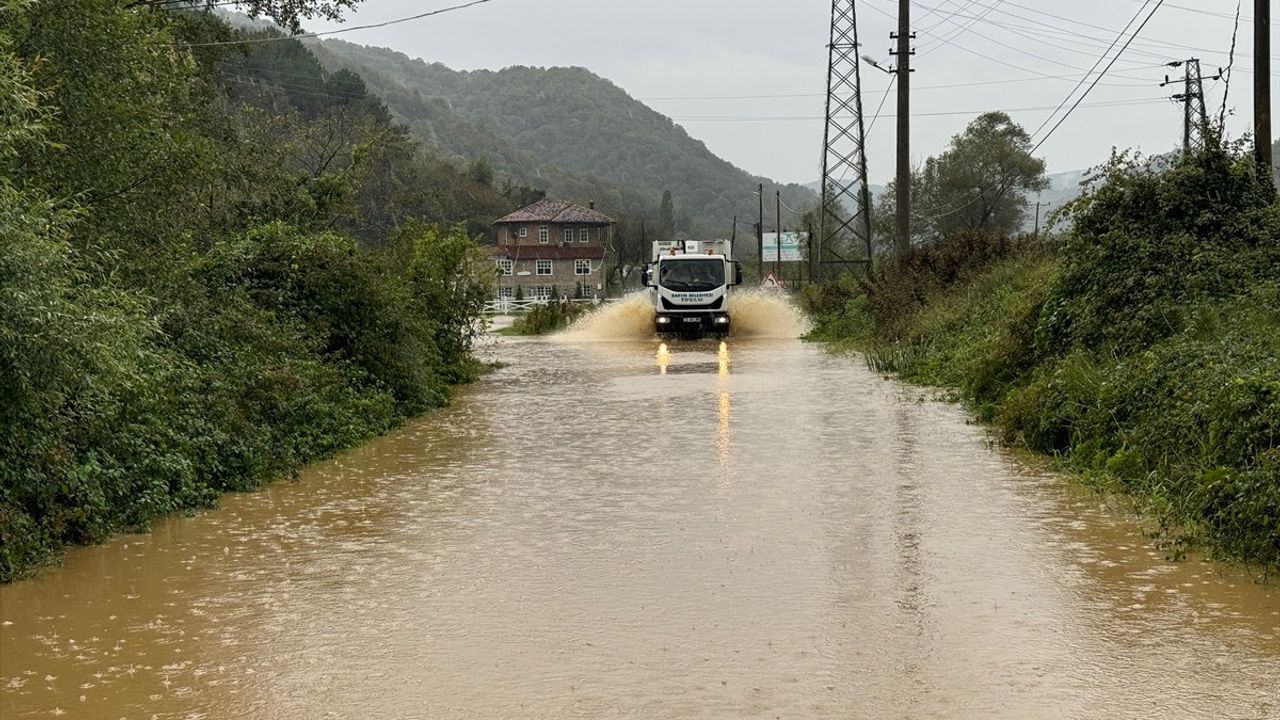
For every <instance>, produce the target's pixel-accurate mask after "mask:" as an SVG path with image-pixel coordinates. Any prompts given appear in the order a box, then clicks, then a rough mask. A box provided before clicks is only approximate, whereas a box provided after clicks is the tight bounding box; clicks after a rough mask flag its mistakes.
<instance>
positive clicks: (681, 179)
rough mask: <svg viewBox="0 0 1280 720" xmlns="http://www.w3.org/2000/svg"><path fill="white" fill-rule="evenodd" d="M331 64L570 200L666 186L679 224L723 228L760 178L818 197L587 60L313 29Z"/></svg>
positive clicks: (797, 195)
mask: <svg viewBox="0 0 1280 720" xmlns="http://www.w3.org/2000/svg"><path fill="white" fill-rule="evenodd" d="M307 45H308V47H309V48H310V49H311V50H312V52H313V53H314V54H315V56H316V57H317V58H318V59H319V60H320V62H321V63H322V64H323V65H324V66H325V67H326V68H327V69H329V70H330V71H334V70H337V69H348V70H352V71H354V72H356V73H358V74H359V75H360V76H361V77H362V78H363V79H364V81H365V82H366V83H367V84H368V87H369V89H370V90H371V91H372V92H374V93H375V94H377V95H378V96H379V97H380V98H381V99H382V100H383V102H385V103H386V105H387V107H388V108H389V109H390V110H391V112H392V113H393V114H394V115H395V116H396V117H397V119H399V120H400V121H402V122H404V123H405V124H406V125H407V126H408V127H409V128H410V129H411V130H412V131H413V132H414V134H415V135H416V136H417V137H419V138H420V139H422V140H423V141H425V142H427V143H429V144H431V145H433V146H435V147H438V148H440V149H441V150H443V151H445V152H447V153H450V154H453V155H455V156H457V157H460V158H466V159H468V160H472V159H476V158H484V159H485V160H486V161H487V162H489V163H490V164H491V165H492V166H493V168H494V170H496V171H498V172H499V173H502V174H506V175H508V176H510V177H512V178H514V179H516V180H518V181H520V182H524V183H529V184H533V185H536V186H539V187H543V188H545V189H546V190H547V191H548V192H549V193H550V194H551V195H554V196H559V197H563V198H565V199H569V200H575V201H579V202H586V201H589V200H594V201H596V203H597V205H598V206H600V207H601V208H602V209H605V210H606V211H610V212H629V213H635V214H640V215H644V214H648V213H652V212H653V211H655V210H656V208H657V207H658V203H659V201H660V199H661V196H662V193H663V191H664V190H667V189H669V190H670V191H671V193H672V195H673V198H674V200H675V206H676V212H677V216H676V229H677V230H684V231H687V232H690V233H692V234H695V235H699V234H701V235H709V234H716V235H722V234H728V233H730V232H731V230H732V221H733V218H734V216H735V215H736V216H738V217H740V218H742V219H743V220H744V221H745V220H747V219H749V218H750V217H751V216H753V214H754V212H755V210H754V208H755V207H756V200H755V192H756V187H757V185H758V184H760V183H763V184H764V185H765V192H766V193H767V194H768V195H772V194H773V191H774V189H775V188H778V189H781V190H782V193H783V199H784V201H785V202H786V203H787V204H788V205H790V206H791V207H795V208H797V209H803V208H806V207H809V206H812V205H813V204H815V203H816V201H817V196H816V194H815V193H813V192H812V191H811V190H809V189H808V188H805V187H803V186H800V185H796V184H790V185H781V184H778V183H775V182H773V181H771V180H769V179H767V178H761V177H757V176H754V175H751V174H750V173H748V172H746V171H745V170H742V169H740V168H738V167H736V166H734V165H733V164H731V163H729V162H728V161H726V160H723V159H722V158H720V157H717V156H716V155H715V154H714V153H712V152H711V151H710V150H709V149H708V148H707V146H706V145H705V144H704V143H703V142H701V141H700V140H697V139H695V138H693V137H691V136H690V135H689V134H688V133H687V132H685V130H684V129H683V128H681V127H680V126H678V125H676V124H675V123H674V122H672V121H671V119H669V118H667V117H666V116H664V115H662V114H660V113H658V112H656V111H655V110H653V109H651V108H649V107H648V106H647V105H645V104H644V103H641V102H640V101H638V100H636V99H634V98H632V97H631V96H630V95H628V94H627V93H626V92H625V91H623V90H622V89H621V88H619V87H618V86H616V85H614V84H613V83H612V82H609V81H608V80H606V79H604V78H601V77H599V76H598V75H595V74H594V73H592V72H590V71H589V70H586V69H584V68H533V67H510V68H506V69H504V70H497V71H492V70H475V71H457V70H452V69H450V68H448V67H446V66H444V65H442V64H439V63H427V62H424V61H422V60H418V59H414V58H410V57H409V56H407V55H405V54H403V53H400V52H396V51H394V50H389V49H386V48H377V47H368V46H363V45H356V44H353V43H349V42H345V41H341V40H309V41H307Z"/></svg>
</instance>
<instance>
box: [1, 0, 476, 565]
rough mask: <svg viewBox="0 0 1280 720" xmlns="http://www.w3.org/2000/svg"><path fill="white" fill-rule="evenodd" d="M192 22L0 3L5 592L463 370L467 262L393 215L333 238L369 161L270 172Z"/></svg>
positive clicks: (435, 388) (471, 268)
mask: <svg viewBox="0 0 1280 720" xmlns="http://www.w3.org/2000/svg"><path fill="white" fill-rule="evenodd" d="M183 17H184V15H183V14H180V13H169V12H137V11H130V10H125V9H123V7H122V6H121V4H120V3H117V2H112V1H110V0H67V2H59V3H34V4H33V3H27V2H22V1H21V0H0V437H4V438H5V442H4V443H0V582H5V581H8V580H11V579H13V578H16V577H20V576H22V575H23V574H25V573H27V572H29V571H30V570H31V568H33V567H35V566H36V565H38V564H39V563H41V562H45V561H47V560H49V559H50V558H52V557H55V556H56V554H57V552H58V551H59V549H60V548H61V547H63V546H64V545H66V544H71V543H89V542H97V541H100V540H103V539H104V538H106V537H108V536H109V535H110V534H112V533H114V532H118V531H121V530H136V529H142V528H145V527H146V526H147V524H148V523H149V522H150V521H151V520H153V519H154V518H156V517H158V516H161V515H163V514H166V513H171V512H175V511H183V510H191V509H194V508H199V507H202V506H207V505H209V504H211V503H213V502H215V501H216V499H217V497H218V494H219V493H220V492H222V491H227V490H244V489H250V488H254V487H257V486H259V485H261V484H262V483H264V482H268V481H270V480H273V479H275V478H278V477H281V476H285V475H288V474H290V473H292V472H294V471H296V470H297V469H298V468H300V467H301V466H302V465H304V464H305V463H308V462H311V461H313V460H315V459H318V458H322V457H325V456H328V455H331V454H332V453H335V452H337V451H339V450H341V449H342V448H345V447H350V446H351V445H353V444H355V443H358V442H360V441H362V440H364V439H366V438H368V437H370V436H372V435H374V434H377V433H380V432H383V431H386V430H387V429H389V428H391V427H394V426H395V425H396V424H398V423H400V422H402V421H403V420H404V419H405V418H407V417H409V416H411V415H413V414H415V413H419V412H422V411H423V410H426V409H428V408H432V407H437V406H439V405H441V404H443V403H444V402H445V401H446V400H447V397H448V389H449V387H450V386H451V385H453V384H455V383H458V382H463V381H466V380H467V379H469V378H470V377H472V376H473V375H474V370H475V368H474V361H473V360H472V358H471V354H470V351H471V346H472V341H473V339H474V337H475V326H476V321H477V319H478V316H479V311H480V308H481V307H482V305H483V302H484V300H485V299H487V298H488V297H489V296H490V289H489V287H488V284H489V282H490V281H491V279H492V274H493V272H492V263H491V261H489V260H487V259H486V256H485V255H484V253H483V252H482V251H481V248H480V247H479V246H478V245H477V244H476V243H475V241H474V240H473V239H472V238H471V237H470V236H469V235H468V234H467V232H466V231H465V230H464V229H462V227H461V226H458V227H453V228H451V229H441V228H439V227H436V226H429V225H425V224H422V223H421V222H419V221H418V220H417V219H416V218H415V216H413V215H412V214H411V213H405V212H402V211H401V210H398V209H397V210H396V211H395V212H394V213H392V216H393V217H394V224H395V225H396V226H397V227H398V228H399V230H398V231H397V232H394V233H392V234H390V235H389V236H387V237H386V238H381V240H382V241H381V242H379V243H378V244H377V246H376V247H375V248H366V247H361V246H360V245H359V244H357V242H356V241H355V240H354V239H352V238H351V237H349V236H347V235H343V234H341V233H340V232H336V231H333V230H329V229H327V228H330V227H338V226H341V225H342V224H343V223H342V222H341V220H342V216H341V214H340V213H339V210H340V209H341V208H342V207H344V206H345V204H346V203H347V202H348V200H349V199H350V198H351V197H352V196H353V191H352V188H353V187H355V188H356V189H359V187H360V185H359V183H360V182H365V181H369V179H370V176H369V174H368V173H369V172H371V171H370V170H369V168H367V167H358V168H357V169H358V170H359V172H357V173H348V172H346V169H347V168H343V169H338V170H336V171H335V172H331V173H329V172H326V173H320V174H317V175H306V174H303V173H301V172H299V171H297V170H296V169H290V168H289V167H287V166H282V165H281V164H280V163H275V162H270V161H268V160H275V159H279V157H280V156H279V155H274V153H277V152H278V151H279V147H280V145H281V144H288V143H289V142H292V141H294V140H296V138H276V140H277V141H278V142H271V141H268V140H265V139H264V136H263V135H260V134H257V133H256V131H257V130H258V129H259V128H258V126H257V125H252V124H242V123H244V118H243V117H241V116H239V115H236V114H229V113H228V112H227V108H226V106H225V105H223V104H221V103H219V102H216V101H214V99H213V98H212V96H209V95H205V94H203V93H202V92H200V89H201V86H202V80H203V79H204V78H207V77H209V76H210V75H211V73H209V72H208V69H207V68H201V67H198V66H197V65H196V63H195V61H194V58H192V57H190V56H186V55H184V54H183V53H180V52H175V51H174V47H175V45H174V43H173V37H174V33H177V32H185V31H186V30H184V28H183V25H182V23H183V20H182V18H183ZM13 32H21V33H22V35H23V37H24V38H25V42H24V44H23V49H24V50H23V51H24V52H28V53H30V57H23V56H21V55H19V54H18V53H17V52H16V51H15V49H14V46H13V45H12V43H11V42H10V38H11V33H13ZM85 58H91V59H90V60H86V59H85ZM215 59H216V58H209V59H208V60H210V61H212V60H215ZM348 80H349V79H348ZM375 114H376V113H375ZM273 127H274V128H275V129H277V130H278V129H280V128H281V127H292V126H291V125H289V124H287V123H285V124H279V125H274V126H273ZM304 140H305V138H304ZM215 149H216V151H215ZM340 149H341V148H340ZM343 151H344V152H351V151H352V148H350V147H346V148H345V150H343ZM264 158H266V159H265V160H264ZM264 165H265V166H266V167H267V169H265V170H264V169H263V166H264ZM355 165H356V166H358V165H359V163H358V162H356V163H355ZM362 173H363V174H362ZM353 175H359V176H360V177H356V178H354V179H353ZM352 183H356V184H355V185H354V186H353V185H352ZM197 200H198V201H197ZM365 200H369V197H366V198H365Z"/></svg>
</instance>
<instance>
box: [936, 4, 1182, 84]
mask: <svg viewBox="0 0 1280 720" xmlns="http://www.w3.org/2000/svg"><path fill="white" fill-rule="evenodd" d="M916 4H917V5H919V3H916ZM1009 4H1011V5H1014V6H1015V7H1019V8H1025V6H1023V5H1018V4H1017V3H1013V2H1010V3H1009ZM990 11H998V12H999V13H1000V14H1002V15H1008V16H1009V17H1013V18H1017V19H1019V20H1023V21H1025V22H1029V23H1034V24H1036V25H1039V26H1040V27H1027V26H1025V25H1013V24H1010V23H1008V22H998V21H996V20H991V19H989V18H988V17H987V15H989V14H990ZM1032 12H1040V11H1035V10H1033V11H1032ZM956 14H957V15H958V16H960V17H966V18H972V20H973V21H974V22H975V23H976V22H979V21H984V22H986V23H987V24H989V25H993V26H995V27H998V28H1000V29H1002V30H1005V31H1008V32H1011V33H1013V34H1015V35H1020V36H1022V37H1024V38H1027V39H1028V40H1031V41H1032V42H1037V43H1040V42H1043V40H1041V39H1040V38H1037V37H1032V36H1031V35H1028V34H1027V33H1035V34H1037V35H1041V36H1046V35H1047V36H1050V37H1052V38H1053V39H1054V40H1055V41H1057V42H1059V43H1062V42H1069V43H1074V44H1077V45H1085V46H1086V47H1090V48H1092V51H1084V50H1076V49H1073V48H1069V47H1061V46H1059V49H1061V50H1066V51H1067V52H1073V53H1077V54H1081V55H1088V56H1089V57H1093V56H1094V55H1095V54H1096V52H1097V49H1098V48H1099V47H1102V46H1104V45H1108V44H1110V43H1109V42H1108V40H1107V39H1106V38H1099V37H1097V36H1094V35H1085V34H1084V33H1079V32H1076V31H1074V30H1069V29H1067V28H1062V27H1058V26H1056V25H1052V24H1050V23H1047V22H1044V21H1043V20H1037V19H1035V18H1028V17H1025V16H1022V15H1018V14H1016V13H1012V12H1009V11H1008V10H1005V9H1003V8H1001V7H999V3H998V2H997V3H996V4H993V5H991V6H990V7H987V8H986V12H984V13H982V14H981V15H962V14H960V13H956ZM1043 14H1046V15H1049V16H1050V17H1056V18H1059V19H1062V20H1066V21H1067V22H1072V21H1071V20H1068V19H1067V18H1062V17H1061V16H1057V15H1051V14H1048V13H1043ZM1090 27H1099V28H1100V29H1103V30H1106V31H1107V32H1111V31H1110V29H1108V28H1102V27H1101V26H1092V25H1091V26H1090ZM953 37H954V36H953ZM1072 38H1074V39H1072ZM933 49H934V50H937V49H939V48H937V47H934V48H933ZM1163 49H1166V50H1167V48H1163ZM1134 52H1136V53H1139V54H1142V55H1145V56H1148V57H1152V58H1155V59H1158V60H1160V61H1162V62H1163V60H1164V59H1165V58H1167V57H1168V52H1151V51H1147V50H1135V51H1134ZM1138 67H1152V66H1149V65H1141V66H1138ZM1077 69H1079V68H1077Z"/></svg>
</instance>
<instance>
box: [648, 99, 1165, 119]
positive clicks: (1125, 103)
mask: <svg viewBox="0 0 1280 720" xmlns="http://www.w3.org/2000/svg"><path fill="white" fill-rule="evenodd" d="M1166 100H1168V98H1166V97H1163V96H1162V97H1152V98H1141V99H1134V100H1103V101H1099V102H1095V103H1085V104H1082V105H1080V107H1085V108H1106V107H1129V106H1134V105H1153V104H1157V103H1163V102H1165V101H1166ZM1055 107H1056V106H1054V105H1037V106H1033V107H1015V108H986V109H975V110H945V111H938V112H922V113H912V117H946V116H951V115H981V114H983V113H988V112H1004V113H1015V112H1038V111H1042V110H1052V109H1054V108H1055ZM880 117H885V118H892V117H897V115H896V114H892V113H891V114H887V115H881V116H880ZM670 119H671V120H675V121H677V122H692V121H707V122H735V121H749V122H765V121H802V120H803V121H810V120H822V119H823V117H822V116H821V115H676V116H671V118H670ZM845 119H848V118H845Z"/></svg>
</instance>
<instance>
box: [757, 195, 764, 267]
mask: <svg viewBox="0 0 1280 720" xmlns="http://www.w3.org/2000/svg"><path fill="white" fill-rule="evenodd" d="M756 195H759V196H760V221H759V222H757V223H756V275H759V276H760V279H761V280H763V279H764V183H760V187H759V188H758V192H756Z"/></svg>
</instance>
